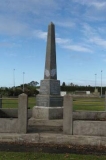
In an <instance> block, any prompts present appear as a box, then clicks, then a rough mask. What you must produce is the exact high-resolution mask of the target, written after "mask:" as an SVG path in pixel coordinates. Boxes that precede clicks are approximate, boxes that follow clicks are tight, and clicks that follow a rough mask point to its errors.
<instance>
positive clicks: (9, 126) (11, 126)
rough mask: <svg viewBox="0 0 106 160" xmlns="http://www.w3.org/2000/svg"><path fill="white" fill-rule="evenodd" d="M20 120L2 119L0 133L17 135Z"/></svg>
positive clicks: (0, 120)
mask: <svg viewBox="0 0 106 160" xmlns="http://www.w3.org/2000/svg"><path fill="white" fill-rule="evenodd" d="M16 124H18V118H0V133H17V132H18V125H16Z"/></svg>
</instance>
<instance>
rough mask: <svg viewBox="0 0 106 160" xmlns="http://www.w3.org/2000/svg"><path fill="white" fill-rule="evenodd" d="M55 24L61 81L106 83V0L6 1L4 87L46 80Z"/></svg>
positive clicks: (1, 34) (1, 57)
mask: <svg viewBox="0 0 106 160" xmlns="http://www.w3.org/2000/svg"><path fill="white" fill-rule="evenodd" d="M51 22H53V23H54V24H55V37H56V58H57V79H58V80H60V82H61V84H62V83H63V82H65V83H66V84H67V85H69V84H70V83H73V84H76V85H91V86H101V84H102V86H106V0H1V1H0V72H1V73H0V75H1V76H0V87H13V86H14V85H15V86H18V85H20V84H23V82H24V83H29V82H31V81H37V82H39V83H40V80H43V79H44V66H45V56H46V40H47V30H48V25H49V24H50V23H51Z"/></svg>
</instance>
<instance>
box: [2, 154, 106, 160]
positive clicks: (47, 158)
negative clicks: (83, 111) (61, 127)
mask: <svg viewBox="0 0 106 160" xmlns="http://www.w3.org/2000/svg"><path fill="white" fill-rule="evenodd" d="M20 159H21V160H106V156H96V155H76V154H45V153H34V152H26V153H25V152H0V160H20Z"/></svg>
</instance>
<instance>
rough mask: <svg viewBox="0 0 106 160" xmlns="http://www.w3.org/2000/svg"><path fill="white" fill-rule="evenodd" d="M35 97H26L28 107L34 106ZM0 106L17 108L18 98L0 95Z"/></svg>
mask: <svg viewBox="0 0 106 160" xmlns="http://www.w3.org/2000/svg"><path fill="white" fill-rule="evenodd" d="M35 104H36V103H35V97H30V98H28V108H32V107H34V106H35ZM0 108H18V98H14V97H13V98H8V97H0Z"/></svg>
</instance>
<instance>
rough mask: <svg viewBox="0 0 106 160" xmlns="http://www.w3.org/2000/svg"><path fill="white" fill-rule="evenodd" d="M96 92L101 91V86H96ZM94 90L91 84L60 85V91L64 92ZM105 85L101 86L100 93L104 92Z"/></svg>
mask: <svg viewBox="0 0 106 160" xmlns="http://www.w3.org/2000/svg"><path fill="white" fill-rule="evenodd" d="M96 88H97V89H98V92H100V93H101V87H100V86H97V87H96ZM94 90H95V87H93V86H61V91H66V92H75V91H90V92H91V93H93V92H94ZM105 91H106V87H102V94H105Z"/></svg>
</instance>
